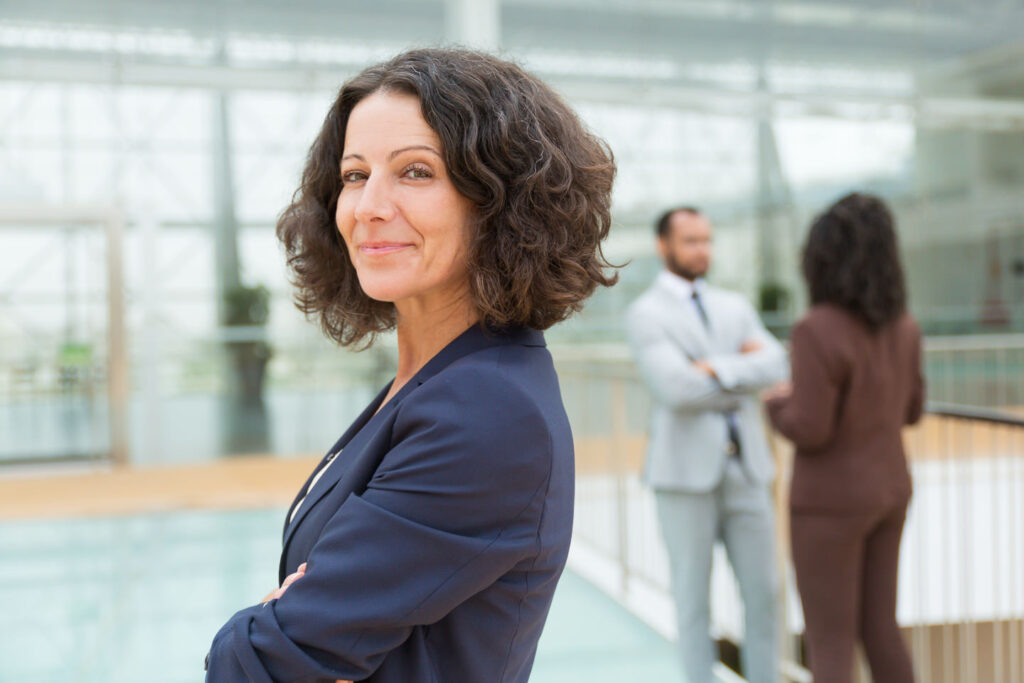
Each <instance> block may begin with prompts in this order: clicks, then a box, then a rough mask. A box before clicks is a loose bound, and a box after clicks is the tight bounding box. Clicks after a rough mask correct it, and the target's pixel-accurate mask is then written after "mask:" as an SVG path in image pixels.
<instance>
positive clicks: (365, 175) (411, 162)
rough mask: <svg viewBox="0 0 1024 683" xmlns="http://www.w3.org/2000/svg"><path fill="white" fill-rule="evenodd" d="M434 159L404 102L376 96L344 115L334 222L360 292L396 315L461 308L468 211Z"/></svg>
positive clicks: (432, 145)
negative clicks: (389, 306) (393, 307)
mask: <svg viewBox="0 0 1024 683" xmlns="http://www.w3.org/2000/svg"><path fill="white" fill-rule="evenodd" d="M442 152H443V150H442V149H441V140H440V139H439V138H438V136H437V134H436V133H435V132H434V131H433V130H432V129H431V128H430V126H428V125H427V122H426V121H425V120H424V119H423V115H422V113H421V110H420V103H419V100H418V99H417V98H416V97H413V96H412V95H406V94H398V93H387V92H377V93H374V94H372V95H370V96H368V97H367V98H366V99H364V100H363V101H361V102H360V103H359V104H357V105H356V106H355V107H354V108H353V109H352V112H351V114H350V115H349V119H348V127H347V128H346V129H345V149H344V150H343V151H342V159H341V180H342V188H341V194H340V195H339V197H338V210H337V213H336V215H335V218H336V221H337V224H338V230H339V231H340V232H341V236H342V238H343V239H344V240H345V244H346V246H347V247H348V253H349V257H350V258H351V259H352V263H353V264H354V265H355V268H356V273H357V274H358V276H359V284H360V285H361V286H362V288H363V291H364V292H366V294H367V295H368V296H369V297H371V298H373V299H376V300H378V301H391V302H394V304H395V305H396V308H397V310H398V312H399V315H402V314H403V311H411V310H414V307H419V310H421V311H436V310H439V309H441V308H445V307H448V306H451V305H455V304H457V303H458V302H463V303H467V302H468V290H469V276H468V269H467V247H468V241H469V221H470V217H471V213H472V208H473V206H472V203H471V202H470V200H468V199H466V198H465V197H463V196H462V195H461V194H459V193H458V191H457V190H456V189H455V186H454V185H453V184H452V181H451V178H450V177H449V176H448V171H447V169H446V168H445V164H444V161H443V157H442V156H441V155H442Z"/></svg>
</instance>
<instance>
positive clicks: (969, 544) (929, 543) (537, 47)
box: [0, 0, 1024, 682]
mask: <svg viewBox="0 0 1024 683" xmlns="http://www.w3.org/2000/svg"><path fill="white" fill-rule="evenodd" d="M1022 27H1024V2H1021V0H983V1H978V0H935V1H933V2H924V1H918V2H882V1H881V0H830V1H827V2H826V1H824V0H819V1H812V0H807V1H805V0H791V1H782V0H779V1H775V2H773V1H769V0H586V1H584V0H377V1H376V2H373V3H367V2H358V1H354V0H344V1H342V0H330V1H328V0H293V1H292V2H289V3H281V2H272V1H271V0H244V1H243V0H202V1H200V0H176V1H175V2H170V1H169V0H31V1H27V0H21V1H18V0H6V1H4V2H0V550H2V552H0V576H2V577H3V578H4V579H5V580H4V581H0V601H2V602H3V603H4V604H5V605H8V606H10V609H5V610H4V613H3V614H0V680H3V681H7V680H10V681H49V680H74V681H143V680H145V681H192V680H200V679H201V676H202V673H201V662H202V655H203V654H204V653H205V651H206V650H205V648H206V646H207V644H208V643H209V640H210V639H211V638H212V635H213V633H214V632H215V631H216V628H217V627H218V626H219V625H220V624H221V623H222V622H223V621H224V620H225V619H226V618H227V617H228V616H230V614H231V613H233V611H234V610H235V609H238V608H240V607H243V606H245V605H248V604H251V603H252V602H254V601H255V600H257V599H258V598H259V597H260V596H262V595H263V594H265V593H266V592H267V591H268V590H269V589H270V588H271V587H272V585H273V583H274V582H275V580H276V564H277V560H276V553H277V550H278V548H279V545H278V544H279V537H278V536H277V534H278V533H279V530H280V526H279V525H280V524H281V522H282V521H283V507H284V506H286V505H287V504H288V502H290V500H291V495H292V494H293V493H294V492H295V491H296V490H297V489H298V487H299V486H300V485H301V483H302V481H303V480H304V478H305V475H306V473H307V472H308V471H309V470H310V469H311V467H312V464H313V463H314V462H315V461H316V459H317V458H318V457H319V455H320V454H322V452H323V450H324V449H326V448H327V447H328V446H330V445H331V444H332V443H333V442H334V441H335V439H336V438H337V437H338V435H339V434H340V433H341V431H343V429H344V428H345V427H346V426H347V425H348V424H349V422H350V421H351V419H352V418H354V417H355V415H356V414H358V412H359V411H360V410H361V409H362V408H363V406H364V405H365V404H366V403H367V402H368V401H369V399H370V398H371V397H372V396H373V395H374V394H375V393H376V391H377V389H378V388H379V387H380V386H381V385H382V384H383V383H384V382H386V381H387V380H388V379H389V378H390V376H391V374H390V373H391V372H392V371H393V358H394V354H393V346H392V344H391V341H390V340H389V339H387V338H385V339H383V340H382V341H381V343H380V344H378V346H377V347H375V348H374V349H372V350H370V351H367V352H364V353H360V354H356V353H352V352H349V351H341V350H338V349H337V348H335V347H333V346H332V345H330V344H329V343H327V342H326V341H325V340H324V339H323V338H322V336H321V335H320V333H319V331H318V329H317V328H316V326H315V325H314V324H310V323H308V322H307V321H305V320H304V319H303V317H302V315H301V314H300V313H298V312H297V311H296V310H295V308H294V307H293V306H292V304H291V298H290V297H291V290H290V287H289V283H288V280H287V274H286V272H285V270H284V265H283V258H282V254H281V250H280V248H279V247H278V244H277V242H276V239H275V236H274V224H275V221H276V217H277V215H278V213H279V212H280V211H281V210H282V209H283V208H284V207H285V206H286V205H287V203H288V201H289V198H290V196H291V193H292V192H293V191H294V190H295V188H296V187H297V184H298V177H299V173H300V170H301V167H302V164H303V161H304V158H305V154H306V151H307V149H308V147H309V145H310V143H311V142H312V139H313V137H314V135H315V134H316V132H317V130H318V128H319V125H320V123H321V121H322V119H323V117H324V115H325V113H326V109H327V106H328V105H329V104H330V102H331V101H332V99H333V97H334V96H335V94H336V92H337V89H338V87H339V86H340V84H341V83H342V82H343V81H344V80H345V79H347V78H348V77H350V76H352V75H354V74H355V73H357V72H358V71H359V70H360V69H362V68H363V67H365V66H367V65H369V64H371V63H374V62H377V61H380V60H383V59H385V58H387V57H389V56H391V55H393V54H395V53H396V52H398V51H400V50H403V49H405V48H408V47H413V46H424V45H437V44H451V43H460V44H466V45H472V46H476V47H480V48H483V49H488V50H492V51H495V52H497V53H499V54H501V55H503V56H506V57H509V58H512V59H514V60H516V61H518V62H520V63H521V64H523V65H524V66H525V67H527V68H528V69H530V70H532V71H533V72H535V73H537V74H538V75H540V76H541V77H542V78H544V79H545V80H546V81H548V82H549V83H550V84H551V85H552V86H554V87H555V88H556V89H557V90H558V91H560V92H561V93H563V94H564V96H565V97H566V98H567V99H568V100H569V101H570V102H571V103H572V104H573V105H574V106H575V107H576V108H577V110H578V111H579V112H580V114H581V116H582V117H583V119H584V120H585V121H586V122H587V124H588V125H589V126H590V127H591V128H592V129H593V130H594V131H595V132H597V133H598V134H599V135H601V136H603V137H604V138H605V139H606V140H607V141H608V143H609V144H610V146H611V147H612V149H613V151H614V153H615V155H616V159H617V163H618V168H619V171H618V178H617V182H616V187H615V192H614V221H615V222H614V227H613V230H612V235H611V237H610V239H609V243H608V245H607V248H606V253H607V255H608V256H609V258H610V259H611V260H612V261H613V262H617V263H626V264H628V265H626V266H625V268H623V270H622V271H621V283H620V284H619V285H618V286H616V287H614V288H612V289H610V290H608V291H603V292H599V293H597V294H596V295H595V296H594V298H593V300H592V301H591V302H590V303H589V304H588V306H587V308H586V310H585V311H583V313H582V314H580V315H579V316H577V317H576V318H575V319H573V320H571V321H569V322H567V323H565V324H562V325H560V326H558V327H556V328H554V329H552V330H551V331H550V332H549V333H548V335H547V336H548V341H549V344H550V345H551V347H552V349H553V352H554V353H555V356H556V359H557V360H558V362H559V365H560V370H561V376H562V383H563V391H564V394H565V398H566V403H567V408H568V409H569V412H570V415H571V418H572V420H573V427H574V432H575V434H576V437H577V451H578V457H579V462H578V469H579V472H580V480H579V487H578V498H579V507H578V510H577V530H578V533H577V538H576V539H575V540H574V550H573V553H574V554H573V558H572V564H571V567H572V572H571V573H570V574H569V575H567V577H566V579H565V583H564V584H563V587H562V588H561V589H560V593H559V597H558V598H557V599H556V608H555V611H554V614H553V617H552V621H551V623H550V625H549V628H548V631H547V633H546V634H545V639H544V641H542V646H541V651H540V653H539V655H538V663H537V667H536V671H535V676H534V680H540V681H559V682H561V681H569V682H571V681H576V680H580V681H582V680H587V681H602V680H658V681H661V680H665V681H673V680H677V679H676V678H674V677H675V676H676V675H677V674H675V672H674V659H673V658H674V655H673V654H672V649H671V646H670V645H669V642H670V639H671V638H672V637H673V635H674V625H673V624H672V623H671V609H670V603H669V602H668V597H667V588H666V585H667V572H666V570H665V558H664V552H663V550H661V548H660V544H659V541H658V535H657V530H656V527H655V521H654V515H653V510H652V509H651V502H650V500H649V497H648V495H647V493H646V492H645V491H643V490H642V488H641V487H640V486H639V483H638V479H637V476H636V473H637V469H638V465H639V462H640V460H641V457H642V452H643V445H644V430H645V428H646V419H647V405H648V404H647V400H648V399H647V397H646V394H645V392H644V391H643V389H642V387H641V386H640V385H639V383H638V382H637V380H636V376H635V373H634V371H633V368H632V365H631V363H630V361H629V356H628V351H627V350H626V348H625V343H624V342H625V330H624V321H623V313H624V310H625V307H626V306H627V305H628V303H629V302H630V301H632V300H633V299H634V298H635V297H636V296H637V295H639V293H640V292H641V291H642V290H643V289H645V288H646V287H647V286H648V285H649V284H650V282H651V280H652V279H653V277H654V276H655V274H656V272H657V271H658V269H659V268H660V263H659V262H658V260H657V259H656V257H655V253H654V249H653V237H652V235H653V228H652V223H653V221H654V219H655V217H656V216H657V215H658V214H660V213H661V212H662V211H663V210H664V209H665V208H667V207H669V206H673V205H678V204H692V205H697V206H700V207H702V208H703V209H704V210H705V211H706V212H707V213H708V214H709V215H710V216H711V218H712V219H713V221H714V223H715V225H716V235H715V239H716V260H715V265H714V269H713V272H712V280H713V281H715V282H716V283H717V284H719V285H721V286H724V287H727V288H731V289H735V290H738V291H740V292H742V293H743V294H745V295H746V296H747V297H748V298H749V299H750V300H751V301H752V302H753V303H754V304H755V305H756V306H757V308H758V309H759V310H760V311H761V312H762V315H763V318H764V320H765V322H766V324H768V326H769V327H770V328H771V329H772V330H773V331H774V332H775V333H776V334H778V335H779V336H780V338H785V337H786V335H787V334H788V330H789V328H790V326H791V325H792V323H793V322H794V321H795V320H796V319H797V318H798V317H799V316H800V315H801V313H802V312H803V311H804V310H805V308H806V295H805V292H804V289H803V286H802V282H801V280H800V276H799V269H798V263H799V250H800V245H801V243H802V240H803V237H804V234H805V232H806V230H807V227H808V225H809V223H810V220H811V218H812V217H813V216H814V214H815V213H816V212H818V211H820V210H821V209H823V208H824V207H825V206H826V205H827V204H828V203H830V202H831V201H833V200H834V199H836V198H838V197H839V196H841V195H842V194H844V193H846V192H848V191H851V190H854V189H856V190H862V191H869V192H873V193H876V194H879V195H881V196H882V197H884V198H885V199H886V200H887V201H889V202H890V203H891V205H892V207H893V209H894V211H895V214H896V216H897V220H898V225H899V233H900V238H901V241H902V249H903V254H904V258H905V263H906V269H907V276H908V281H909V289H910V305H911V311H912V312H913V314H914V315H916V316H917V317H918V318H919V319H920V321H921V322H922V325H923V327H924V330H925V332H926V334H927V335H928V340H927V353H926V370H927V376H928V380H929V399H930V400H931V402H932V403H931V414H930V416H929V418H928V419H927V420H925V422H924V424H923V425H922V426H921V427H920V428H918V429H916V430H915V431H914V432H913V433H912V434H911V435H910V437H909V438H910V441H909V442H908V443H910V444H911V449H910V450H911V457H912V460H913V462H914V465H913V467H914V475H915V479H916V486H917V492H918V493H917V497H916V498H915V502H914V503H913V505H912V509H911V516H910V519H909V521H908V532H907V536H906V537H905V541H904V553H903V566H901V572H903V574H902V575H901V576H902V579H901V580H902V585H903V586H904V587H905V590H904V595H903V596H901V606H900V617H901V620H902V623H904V624H905V625H906V626H907V637H908V639H910V641H911V642H912V643H913V652H914V656H915V663H916V664H917V665H918V667H919V673H920V675H921V676H922V678H921V680H924V681H929V680H930V681H946V680H948V681H954V680H956V681H983V680H991V681H1004V680H1005V681H1021V680H1024V654H1022V653H1024V625H1022V623H1021V618H1022V616H1024V578H1022V577H1024V465H1022V462H1024V422H1022V421H1021V419H1020V417H1021V416H1024V28H1022ZM778 457H779V460H780V462H781V463H783V466H784V468H783V469H785V463H786V459H787V457H788V453H787V452H786V446H785V445H784V444H782V443H781V442H780V443H779V444H778ZM783 480H784V478H783ZM783 495H784V487H780V511H781V510H783V509H784V501H783V500H782V497H783ZM781 524H782V522H780V525H781ZM780 528H783V527H782V526H780ZM783 536H784V535H783ZM782 541H783V546H782V547H780V551H779V562H780V563H782V564H781V566H783V568H784V569H785V564H784V563H785V560H784V558H785V557H786V555H787V550H786V548H785V546H784V541H785V539H784V538H783V539H782ZM719 564H720V565H721V564H722V563H719ZM720 569H721V571H719V569H716V578H715V586H716V592H715V596H716V598H715V600H716V602H715V611H716V630H717V635H718V636H719V637H720V639H721V641H722V651H723V657H724V659H725V660H727V663H728V660H729V659H730V647H732V646H734V645H735V644H736V643H738V642H740V641H741V640H742V633H741V620H740V619H739V617H738V616H737V615H738V614H739V611H738V610H739V606H738V604H737V602H736V599H735V590H734V587H733V585H732V580H731V577H730V576H729V574H728V572H727V570H725V569H724V568H721V567H720ZM795 601H796V597H795V595H790V596H789V597H788V604H789V607H790V609H789V613H788V615H787V617H786V618H787V623H786V628H787V631H788V632H789V633H790V634H792V636H793V637H792V638H788V639H787V645H786V647H787V658H786V661H787V670H786V675H787V676H789V677H790V678H791V680H808V679H807V678H806V673H805V672H803V670H802V668H801V667H800V662H801V655H800V649H799V641H798V639H797V636H798V634H799V632H800V628H801V625H800V622H799V608H798V603H796V602H795ZM595 624H607V626H606V627H598V626H595ZM733 659H734V657H733ZM644 667H647V668H644ZM651 667H654V668H651ZM986 667H987V668H986ZM638 672H643V673H642V674H641V673H638ZM720 674H721V676H722V677H723V680H733V679H730V678H729V676H734V675H735V674H733V673H730V672H729V671H727V670H726V669H724V668H723V669H722V670H721V672H720ZM616 676H617V678H615V677H616ZM623 676H627V678H623ZM801 676H804V678H801Z"/></svg>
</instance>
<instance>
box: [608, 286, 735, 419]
mask: <svg viewBox="0 0 1024 683" xmlns="http://www.w3.org/2000/svg"><path fill="white" fill-rule="evenodd" d="M626 327H627V334H628V335H629V343H630V347H631V349H632V351H633V357H634V358H635V359H636V364H637V366H638V368H639V370H640V375H641V376H642V377H643V379H644V382H645V384H646V385H647V387H648V388H649V389H650V391H651V393H652V394H653V395H654V398H655V400H656V401H657V402H658V403H660V404H662V405H664V406H667V407H669V408H673V409H675V410H681V411H693V412H699V411H705V410H735V409H736V407H737V397H736V396H735V395H730V394H729V393H728V392H727V391H725V390H724V389H723V388H722V386H721V384H719V383H718V382H717V381H716V380H715V379H714V378H713V377H710V376H708V375H706V374H704V373H703V372H700V371H699V370H696V369H695V368H694V367H693V360H692V359H690V358H689V357H688V356H687V355H686V353H685V352H684V351H683V349H682V348H680V346H679V344H678V343H677V342H675V341H674V340H673V339H672V337H671V336H670V335H669V332H668V330H667V329H666V328H665V325H664V323H663V322H662V321H661V320H660V319H658V318H656V317H655V316H653V315H651V313H650V312H649V311H647V310H644V309H643V308H640V307H637V306H636V305H634V306H633V307H632V308H631V309H630V311H629V315H628V318H627V325H626Z"/></svg>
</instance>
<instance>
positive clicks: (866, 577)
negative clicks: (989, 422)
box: [766, 194, 924, 683]
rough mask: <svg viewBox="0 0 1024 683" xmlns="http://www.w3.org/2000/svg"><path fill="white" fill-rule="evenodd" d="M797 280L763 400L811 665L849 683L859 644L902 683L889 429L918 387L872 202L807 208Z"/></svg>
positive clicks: (900, 459)
mask: <svg viewBox="0 0 1024 683" xmlns="http://www.w3.org/2000/svg"><path fill="white" fill-rule="evenodd" d="M803 274H804V278H805V279H806V281H807V285H808V287H809V289H810V299H811V304H812V307H811V310H810V311H809V312H808V313H807V315H806V316H805V317H804V318H803V319H802V320H801V321H800V322H799V323H798V324H797V326H796V327H795V328H794V330H793V334H792V337H791V349H792V350H791V353H792V367H793V379H792V385H790V386H784V387H779V388H777V389H775V390H773V391H771V392H769V394H768V396H767V397H766V399H767V407H768V412H769V415H770V417H771V421H772V423H773V424H774V425H775V427H776V429H778V430H779V431H780V432H781V433H782V434H784V435H785V436H786V437H787V438H789V439H790V440H791V441H792V442H793V443H794V444H795V446H796V459H795V462H794V465H793V480H792V484H791V489H790V532H791V543H792V549H793V565H794V568H795V569H796V580H797V587H798V588H799V590H800V597H801V600H802V603H803V608H804V622H805V625H806V626H805V637H806V643H807V648H808V651H809V655H810V666H811V671H812V673H813V675H814V680H815V681H816V682H817V683H846V682H848V681H850V680H851V678H852V672H853V653H854V648H855V645H856V642H857V640H858V639H859V640H860V641H861V643H862V644H863V646H864V651H865V653H866V655H867V659H868V663H869V665H870V667H871V675H872V678H873V679H874V680H875V681H878V682H879V683H903V682H908V683H909V682H910V681H913V677H914V674H913V668H912V666H911V662H910V656H909V654H908V653H907V649H906V647H905V646H904V644H903V640H902V638H901V636H900V631H899V627H898V625H897V624H896V574H897V567H898V563H899V546H900V536H901V535H902V532H903V522H904V518H905V516H906V510H907V503H908V502H909V500H910V491H911V486H910V475H909V473H908V471H907V463H906V458H905V456H904V453H903V443H902V438H901V430H902V427H903V426H904V425H906V424H912V423H914V422H917V420H918V419H920V417H921V410H922V403H923V398H924V381H923V379H922V376H921V333H920V329H919V328H918V325H917V323H916V322H915V321H914V320H913V319H912V318H911V317H910V316H909V315H908V314H907V312H906V289H905V286H904V281H903V269H902V266H901V265H900V258H899V249H898V246H897V240H896V233H895V230H894V226H893V219H892V215H891V214H890V212H889V210H888V209H887V208H886V206H885V204H884V203H883V202H882V201H881V200H879V199H877V198H875V197H871V196H868V195H862V194H851V195H849V196H846V197H844V198H842V199H840V200H839V201H838V202H836V203H835V204H834V205H833V206H831V207H830V208H829V209H828V210H827V211H826V212H825V213H824V214H823V215H821V216H819V217H818V218H817V219H816V220H815V222H814V224H813V226H812V227H811V230H810V234H809V235H808V238H807V243H806V245H805V247H804V253H803Z"/></svg>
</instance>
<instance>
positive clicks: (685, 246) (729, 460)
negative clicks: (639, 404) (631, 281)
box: [628, 208, 789, 683]
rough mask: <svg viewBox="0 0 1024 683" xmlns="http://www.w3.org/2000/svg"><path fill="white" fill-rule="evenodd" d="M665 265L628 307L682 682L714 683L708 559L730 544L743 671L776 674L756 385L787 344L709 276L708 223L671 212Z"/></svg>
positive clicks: (764, 680) (662, 228) (772, 576)
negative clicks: (719, 545)
mask: <svg viewBox="0 0 1024 683" xmlns="http://www.w3.org/2000/svg"><path fill="white" fill-rule="evenodd" d="M657 232H658V240H657V244H658V252H659V254H660V255H661V258H662V260H663V261H664V262H665V270H664V271H662V272H661V273H659V274H658V278H657V280H656V281H655V283H654V284H653V285H652V286H651V288H650V289H648V290H647V291H646V292H644V293H643V295H641V296H640V298H638V299H637V300H636V301H635V302H634V303H633V304H632V305H631V306H630V308H629V313H628V332H629V337H630V344H631V346H632V349H633V354H634V356H635V358H636V361H637V365H638V366H639V368H640V373H641V375H642V376H643V379H644V381H645V382H646V384H647V386H648V387H649V389H650V391H651V393H652V394H653V398H654V412H653V415H652V419H651V433H650V445H649V447H648V452H647V463H646V471H645V478H646V481H647V483H648V484H649V485H650V486H651V487H652V488H653V489H654V493H655V499H656V501H657V508H658V519H659V522H660V524H661V529H662V535H663V536H664V539H665V545H666V548H667V549H668V555H669V562H670V564H671V570H672V589H673V592H674V594H675V599H676V609H677V617H678V624H679V646H680V654H681V656H682V662H683V670H684V672H685V673H686V677H687V678H686V679H687V681H688V683H711V682H712V681H713V680H714V678H713V676H712V672H711V667H712V663H713V661H714V659H715V657H714V654H713V652H714V650H713V644H712V642H711V638H710V634H709V628H710V606H709V603H710V600H709V592H710V583H711V558H712V550H713V548H714V545H715V542H716V541H717V540H719V539H721V540H722V541H723V543H724V544H725V549H726V553H727V555H728V557H729V563H730V564H731V565H732V568H733V572H734V573H735V575H736V578H737V579H738V581H739V587H740V595H741V597H742V599H743V604H744V615H745V624H744V626H745V629H744V630H745V635H744V643H743V648H742V662H743V671H744V675H745V677H746V678H747V680H749V681H751V682H752V683H775V682H776V681H778V680H779V678H778V636H777V617H778V595H779V586H778V577H777V576H776V570H775V534H774V519H773V517H774V515H773V508H772V499H771V491H770V489H771V482H772V479H773V477H774V466H773V463H772V459H771V454H770V452H769V449H768V444H767V440H766V438H765V433H764V426H763V425H764V423H763V421H762V416H761V402H760V401H759V399H758V392H759V391H760V390H762V389H764V388H766V387H768V386H771V385H772V384H774V383H776V382H779V381H782V380H784V379H786V378H787V377H788V373H789V369H788V364H787V361H786V352H785V350H784V349H783V348H782V346H781V345H780V344H779V343H778V341H776V340H775V338H774V337H772V335H771V334H770V333H768V331H767V330H765V329H764V326H763V325H762V324H761V322H760V320H759V319H758V317H757V314H756V313H755V311H754V309H753V308H752V307H751V306H750V304H749V303H747V301H746V300H745V299H744V298H743V297H741V296H740V295H738V294H734V293H732V292H728V291H725V290H722V289H718V288H716V287H712V286H711V285H709V284H707V282H705V280H704V275H705V274H706V273H707V271H708V269H709V267H710V266H711V254H712V249H711V233H712V229H711V223H710V221H709V220H708V219H707V217H706V216H704V215H703V214H702V213H701V212H700V211H698V210H696V209H692V208H680V209H675V210H672V211H669V212H666V213H665V215H664V216H662V218H661V220H660V221H659V222H658V225H657Z"/></svg>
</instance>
